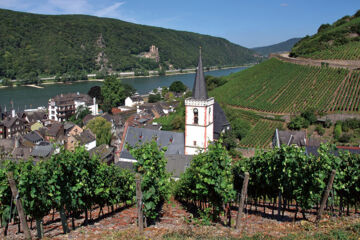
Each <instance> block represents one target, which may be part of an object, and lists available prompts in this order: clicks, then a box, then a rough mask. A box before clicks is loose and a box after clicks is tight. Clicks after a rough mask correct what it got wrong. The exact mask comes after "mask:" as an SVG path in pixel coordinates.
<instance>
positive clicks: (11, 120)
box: [3, 117, 23, 128]
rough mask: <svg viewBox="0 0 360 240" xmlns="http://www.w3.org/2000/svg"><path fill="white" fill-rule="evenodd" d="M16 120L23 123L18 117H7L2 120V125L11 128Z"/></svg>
mask: <svg viewBox="0 0 360 240" xmlns="http://www.w3.org/2000/svg"><path fill="white" fill-rule="evenodd" d="M16 120H19V121H23V120H22V119H21V118H18V117H8V118H5V119H4V120H3V124H4V126H5V127H7V128H11V127H12V126H13V125H14V123H15V122H16Z"/></svg>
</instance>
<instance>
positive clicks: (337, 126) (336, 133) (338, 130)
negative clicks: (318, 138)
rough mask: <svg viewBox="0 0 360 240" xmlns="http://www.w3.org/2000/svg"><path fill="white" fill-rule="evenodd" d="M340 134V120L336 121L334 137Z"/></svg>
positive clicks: (336, 137) (337, 137) (338, 136)
mask: <svg viewBox="0 0 360 240" xmlns="http://www.w3.org/2000/svg"><path fill="white" fill-rule="evenodd" d="M341 135H342V124H341V122H338V123H336V125H335V128H334V138H335V139H339V138H340V137H341Z"/></svg>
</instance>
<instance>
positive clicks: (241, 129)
mask: <svg viewBox="0 0 360 240" xmlns="http://www.w3.org/2000/svg"><path fill="white" fill-rule="evenodd" d="M231 125H232V130H231V131H233V132H234V135H235V137H237V138H238V139H239V140H241V139H243V138H244V137H245V136H246V134H247V133H248V132H249V130H250V128H251V126H250V124H249V123H248V122H246V121H244V120H242V119H240V118H236V119H235V120H233V121H232V122H231Z"/></svg>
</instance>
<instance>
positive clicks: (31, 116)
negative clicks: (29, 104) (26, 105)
mask: <svg viewBox="0 0 360 240" xmlns="http://www.w3.org/2000/svg"><path fill="white" fill-rule="evenodd" d="M25 114H26V116H27V118H28V120H29V122H37V121H41V120H43V119H46V118H47V114H46V112H44V111H34V112H26V113H25Z"/></svg>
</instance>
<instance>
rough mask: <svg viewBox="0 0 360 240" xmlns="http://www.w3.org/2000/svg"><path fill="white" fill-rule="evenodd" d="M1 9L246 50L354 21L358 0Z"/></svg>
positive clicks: (119, 2) (34, 0)
mask: <svg viewBox="0 0 360 240" xmlns="http://www.w3.org/2000/svg"><path fill="white" fill-rule="evenodd" d="M0 8H4V9H11V10H16V11H22V12H31V13H41V14H87V15H93V16H99V17H109V18H116V19H120V20H124V21H128V22H133V23H138V24H145V25H151V26H158V27H165V28H171V29H176V30H183V31H190V32H197V33H202V34H208V35H212V36H217V37H223V38H226V39H228V40H229V41H231V42H233V43H236V44H239V45H242V46H245V47H249V48H250V47H258V46H266V45H271V44H275V43H279V42H281V41H285V40H287V39H290V38H293V37H304V36H306V35H312V34H314V33H316V31H317V29H318V27H319V26H320V25H321V24H323V23H332V22H334V21H336V20H337V19H339V18H341V17H343V16H345V15H353V14H354V13H355V12H356V11H357V10H359V9H360V0H101V1H95V0H0Z"/></svg>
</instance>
